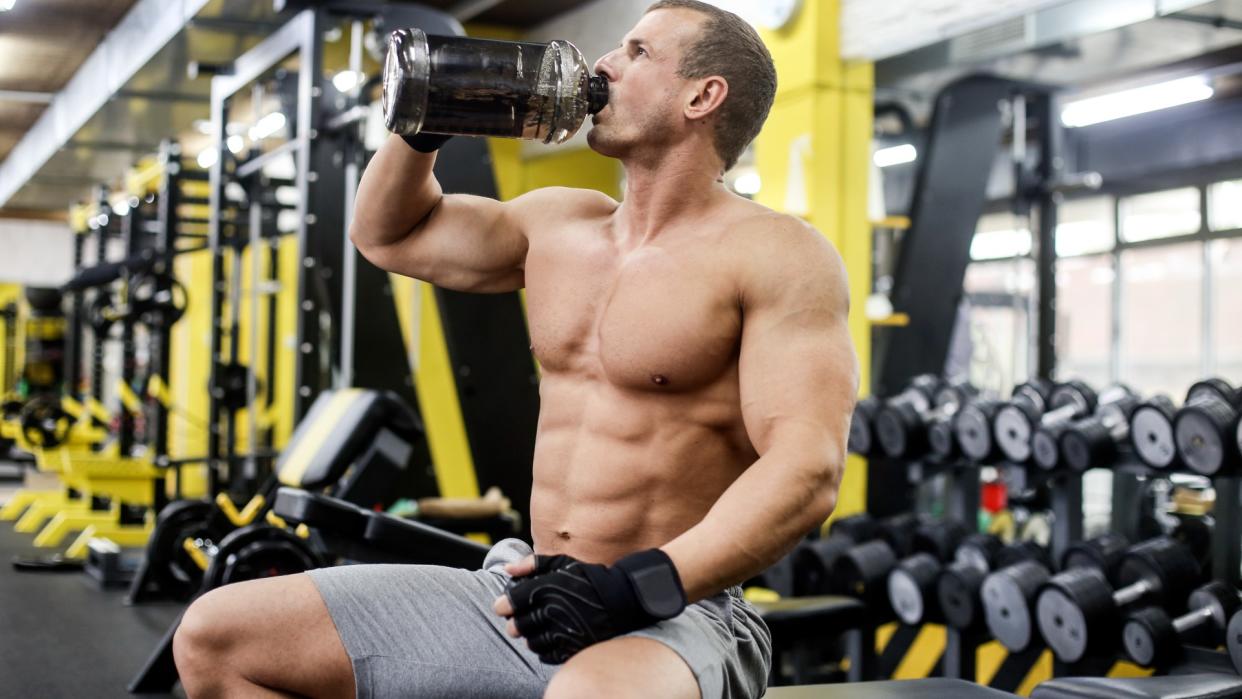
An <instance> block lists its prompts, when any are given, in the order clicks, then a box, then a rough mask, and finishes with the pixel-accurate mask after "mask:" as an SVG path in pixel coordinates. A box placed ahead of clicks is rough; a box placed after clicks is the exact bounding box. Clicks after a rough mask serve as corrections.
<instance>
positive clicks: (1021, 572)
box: [981, 561, 1050, 653]
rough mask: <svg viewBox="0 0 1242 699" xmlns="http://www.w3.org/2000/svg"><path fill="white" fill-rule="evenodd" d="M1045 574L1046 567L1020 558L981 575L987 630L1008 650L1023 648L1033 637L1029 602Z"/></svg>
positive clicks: (1026, 646)
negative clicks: (1012, 563) (986, 574)
mask: <svg viewBox="0 0 1242 699" xmlns="http://www.w3.org/2000/svg"><path fill="white" fill-rule="evenodd" d="M1049 576H1050V573H1049V571H1048V569H1047V568H1045V567H1044V566H1042V565H1040V564H1039V563H1036V562H1034V561H1023V562H1021V563H1016V564H1014V565H1011V566H1008V567H1005V568H1001V569H1000V570H997V571H996V572H994V573H991V574H989V575H988V576H987V578H985V579H984V581H983V587H982V589H981V596H982V598H983V610H984V617H985V619H986V621H987V625H988V630H989V631H991V632H992V635H993V636H994V637H995V638H996V640H997V641H999V642H1000V644H1001V645H1003V646H1004V647H1005V648H1007V649H1009V650H1010V651H1011V652H1015V653H1016V652H1020V651H1023V650H1026V649H1027V648H1028V647H1030V645H1031V642H1032V641H1034V639H1035V634H1034V630H1035V625H1034V624H1033V623H1032V620H1031V604H1032V602H1034V600H1035V595H1036V593H1037V592H1038V591H1039V587H1040V586H1041V585H1042V584H1043V583H1044V582H1046V581H1047V580H1048V578H1049Z"/></svg>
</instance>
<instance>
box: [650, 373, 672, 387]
mask: <svg viewBox="0 0 1242 699" xmlns="http://www.w3.org/2000/svg"><path fill="white" fill-rule="evenodd" d="M651 383H653V384H655V385H657V386H667V385H668V377H667V376H665V375H664V374H652V375H651Z"/></svg>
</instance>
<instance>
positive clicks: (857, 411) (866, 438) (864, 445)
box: [847, 396, 880, 456]
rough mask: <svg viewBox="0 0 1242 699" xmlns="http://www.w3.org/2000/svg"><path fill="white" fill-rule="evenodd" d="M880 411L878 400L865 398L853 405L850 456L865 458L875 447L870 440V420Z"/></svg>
mask: <svg viewBox="0 0 1242 699" xmlns="http://www.w3.org/2000/svg"><path fill="white" fill-rule="evenodd" d="M879 409H880V399H879V398H876V397H875V396H867V397H866V398H863V399H862V400H860V401H858V402H857V403H856V404H855V405H854V415H853V417H852V418H851V419H850V434H849V442H848V447H847V448H848V450H849V452H850V453H851V454H858V455H859V456H867V455H869V454H871V450H872V449H873V448H874V447H875V443H874V439H873V438H872V420H874V419H875V414H876V412H877V411H878V410H879Z"/></svg>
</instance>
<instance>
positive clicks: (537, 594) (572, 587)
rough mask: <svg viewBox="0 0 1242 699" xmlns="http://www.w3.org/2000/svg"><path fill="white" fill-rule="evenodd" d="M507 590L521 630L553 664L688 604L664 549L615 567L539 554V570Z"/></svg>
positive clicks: (636, 555)
mask: <svg viewBox="0 0 1242 699" xmlns="http://www.w3.org/2000/svg"><path fill="white" fill-rule="evenodd" d="M506 594H507V595H508V596H509V603H510V605H512V607H513V621H514V623H516V624H517V629H518V632H519V633H521V634H522V636H524V637H525V638H526V640H527V643H528V645H529V646H530V649H531V650H532V651H534V652H535V653H536V654H538V655H539V659H540V660H542V661H543V662H545V663H549V664H553V665H556V664H560V663H563V662H565V661H566V660H569V659H570V658H571V657H573V656H574V654H575V653H577V652H578V651H580V650H582V649H583V648H586V647H587V646H589V645H591V644H593V643H599V642H600V641H606V640H608V639H610V638H614V637H616V636H620V635H621V634H624V633H628V632H630V631H636V630H638V629H641V628H644V627H647V626H650V625H652V624H654V623H656V622H657V621H661V620H664V619H672V618H673V617H675V616H677V615H678V614H680V613H681V612H682V610H683V609H685V608H686V591H685V589H684V588H683V587H682V585H681V577H680V576H679V575H678V574H677V568H676V567H674V566H673V561H672V559H670V558H669V557H668V554H666V553H664V552H663V551H661V550H659V549H648V550H646V551H639V552H638V553H634V554H630V555H629V556H626V557H625V558H622V559H621V560H619V561H617V562H616V563H614V564H613V565H612V566H611V567H609V566H605V565H600V564H598V563H583V562H582V561H579V560H578V559H576V558H572V557H570V556H536V557H535V572H534V573H532V574H530V575H529V576H526V577H523V578H516V579H515V580H514V582H513V583H512V584H511V585H510V587H509V589H508V591H507V593H506Z"/></svg>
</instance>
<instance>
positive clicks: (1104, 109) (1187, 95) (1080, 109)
mask: <svg viewBox="0 0 1242 699" xmlns="http://www.w3.org/2000/svg"><path fill="white" fill-rule="evenodd" d="M1213 92H1214V91H1213V90H1212V86H1211V85H1208V84H1207V80H1206V79H1204V78H1202V77H1195V78H1181V79H1180V80H1171V81H1169V82H1164V83H1156V84H1155V85H1146V86H1144V87H1136V88H1133V89H1130V90H1122V91H1120V92H1114V93H1111V94H1107V95H1100V96H1099V97H1088V98H1087V99H1083V100H1078V101H1075V102H1070V103H1068V104H1066V105H1065V108H1064V109H1062V110H1061V123H1063V124H1065V125H1066V126H1069V127H1076V126H1090V125H1091V124H1099V123H1101V122H1104V121H1112V120H1113V119H1122V118H1124V117H1129V116H1134V115H1136V114H1145V113H1147V112H1154V111H1157V110H1160V109H1168V108H1169V107H1176V106H1178V105H1182V104H1189V103H1191V102H1199V101H1202V100H1205V99H1208V98H1209V97H1211V96H1212V94H1213Z"/></svg>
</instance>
